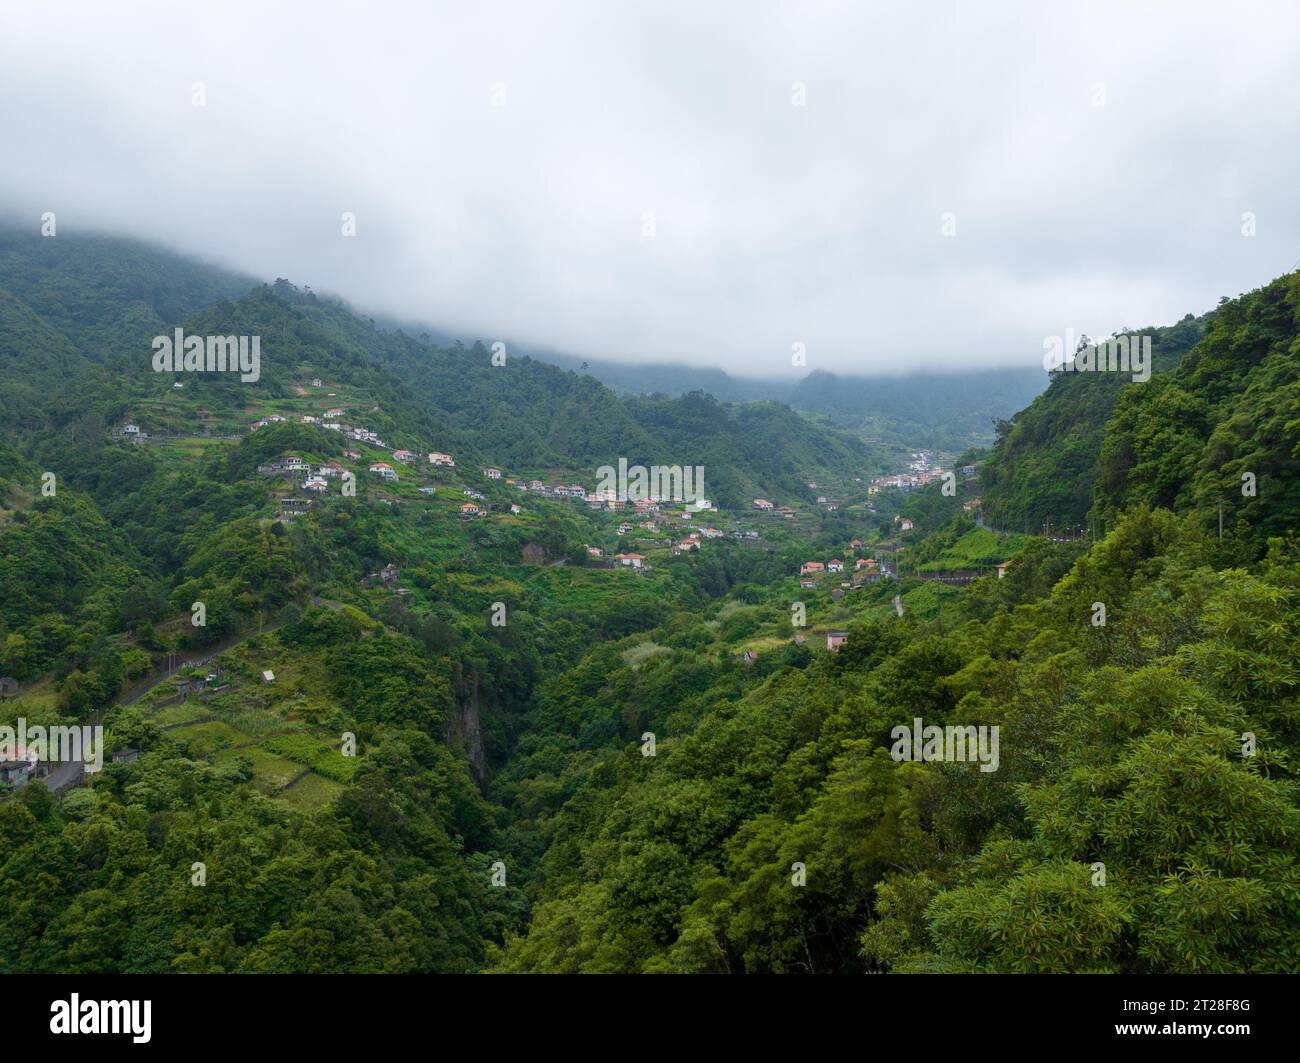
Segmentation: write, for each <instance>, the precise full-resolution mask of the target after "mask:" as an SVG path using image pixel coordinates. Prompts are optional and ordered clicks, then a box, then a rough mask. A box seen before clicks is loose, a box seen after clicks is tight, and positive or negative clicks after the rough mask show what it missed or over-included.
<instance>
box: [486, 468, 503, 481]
mask: <svg viewBox="0 0 1300 1063" xmlns="http://www.w3.org/2000/svg"><path fill="white" fill-rule="evenodd" d="M483 475H484V476H486V477H487V478H488V479H489V480H499V479H501V470H500V469H492V468H488V469H484V470H483Z"/></svg>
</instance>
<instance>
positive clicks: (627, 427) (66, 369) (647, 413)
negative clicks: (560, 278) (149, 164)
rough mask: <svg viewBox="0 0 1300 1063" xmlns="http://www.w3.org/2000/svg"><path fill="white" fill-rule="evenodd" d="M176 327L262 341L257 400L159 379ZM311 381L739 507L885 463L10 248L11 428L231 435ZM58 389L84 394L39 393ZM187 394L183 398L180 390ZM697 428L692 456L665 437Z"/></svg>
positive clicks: (46, 246)
mask: <svg viewBox="0 0 1300 1063" xmlns="http://www.w3.org/2000/svg"><path fill="white" fill-rule="evenodd" d="M164 278H166V279H165V280H164ZM177 327H180V328H182V329H183V330H184V331H185V333H186V334H189V335H199V336H206V335H236V336H239V335H247V336H251V335H257V336H260V337H261V338H262V366H261V379H260V380H259V381H258V383H257V387H256V390H255V391H254V392H251V393H250V391H249V389H248V388H247V386H245V385H244V384H243V383H241V382H240V381H238V380H237V379H234V378H233V377H232V375H230V374H226V375H222V374H213V373H205V374H187V375H186V376H187V377H188V379H187V380H181V378H180V376H179V375H178V376H176V377H173V376H172V375H171V374H159V373H154V372H152V371H151V369H150V359H151V357H152V348H151V342H152V339H153V337H154V336H156V335H167V336H170V335H171V334H172V331H173V329H174V328H177ZM314 375H319V376H322V377H327V378H328V379H329V380H330V381H331V382H332V383H334V384H336V385H338V386H340V387H346V388H349V389H356V390H360V391H363V392H364V393H365V394H366V395H368V396H370V397H371V398H373V399H374V400H375V401H374V402H373V403H372V406H373V407H375V408H374V409H371V410H368V411H367V413H368V419H369V421H370V422H371V423H372V426H373V427H374V428H375V429H376V430H377V431H378V432H379V433H380V434H381V435H382V436H383V438H385V439H389V440H391V441H392V442H393V443H394V444H395V445H397V446H399V447H402V446H409V447H413V448H416V449H418V448H419V446H421V445H424V444H429V445H432V444H433V443H434V442H435V441H437V445H438V447H439V448H440V449H444V450H448V449H455V450H457V451H458V452H460V453H463V454H464V455H465V456H466V458H467V459H469V460H471V461H473V462H475V463H478V464H495V465H499V466H502V467H508V468H510V469H513V470H515V471H518V472H520V473H527V474H530V475H546V474H550V473H556V474H558V473H564V474H565V475H568V476H570V477H578V476H582V477H584V478H585V479H586V480H588V481H591V480H593V479H594V476H595V471H596V469H598V468H599V467H601V466H604V465H617V463H618V460H619V458H626V459H627V460H628V462H629V464H644V465H647V466H649V465H686V464H689V465H704V466H705V469H706V472H705V477H706V483H707V484H709V485H710V487H711V489H716V491H717V492H719V498H720V500H722V501H724V502H726V503H728V504H732V505H736V504H740V503H741V502H743V501H746V500H747V499H748V498H752V497H754V496H755V495H769V496H774V497H775V496H781V497H784V498H797V499H810V498H811V497H812V494H813V493H812V492H811V490H810V489H809V488H808V486H807V481H808V480H809V479H810V478H813V477H820V479H821V480H822V481H823V482H825V483H828V484H833V483H846V482H849V481H850V480H852V479H853V478H857V477H861V476H863V475H874V474H876V473H878V472H880V471H883V470H884V468H885V460H886V456H885V454H884V452H883V451H881V450H880V449H879V448H874V449H873V448H871V447H868V446H867V445H865V444H863V443H862V442H861V441H859V440H857V439H855V438H853V437H852V436H850V435H849V434H847V433H839V432H836V431H835V430H834V429H833V428H829V427H827V426H818V425H813V424H810V423H809V422H807V421H806V420H804V419H800V418H797V417H795V416H793V415H791V414H790V413H789V411H784V412H783V411H781V410H780V409H779V408H778V407H777V406H775V405H774V404H767V405H765V406H763V407H761V408H757V409H747V408H746V407H744V406H741V405H736V404H729V403H722V402H718V401H716V400H713V399H710V398H706V397H705V396H703V395H699V394H696V395H694V396H687V397H686V398H680V399H670V400H664V401H654V402H650V401H642V402H630V401H624V400H622V399H620V398H618V397H617V396H616V395H615V394H614V393H613V392H611V391H610V390H609V389H608V388H606V387H604V386H603V385H601V384H600V383H599V382H598V381H597V380H595V379H594V378H593V377H591V376H588V375H584V374H580V373H573V372H566V371H563V370H560V369H557V368H555V367H553V366H550V365H547V364H545V363H542V362H538V361H535V360H534V359H532V358H529V357H526V356H525V357H512V356H508V357H507V358H506V361H505V364H503V365H497V364H494V362H493V359H492V356H491V353H490V352H489V351H488V350H487V348H485V347H484V346H483V345H482V344H481V343H476V344H474V345H472V346H470V347H468V348H467V347H464V346H451V347H438V346H434V345H432V344H430V343H426V342H424V341H422V340H419V339H416V338H414V337H412V336H409V335H407V334H406V333H405V332H402V331H400V330H399V331H395V332H390V331H386V330H383V329H381V328H379V327H377V326H376V325H375V324H374V323H373V322H372V321H371V320H369V319H367V318H363V317H361V316H359V315H358V314H356V313H354V312H352V311H350V310H349V309H347V308H346V307H345V306H343V305H342V304H341V303H338V302H335V301H332V300H327V299H323V298H321V297H318V296H317V295H315V294H314V293H312V292H310V291H309V290H299V289H298V288H296V287H295V286H294V285H292V284H290V283H289V282H288V281H285V280H280V281H277V282H276V283H275V284H273V285H254V284H253V283H252V282H250V281H248V280H246V279H242V278H238V277H235V276H233V275H230V274H228V273H225V272H224V271H221V270H217V269H214V268H211V267H206V266H203V265H201V264H199V263H194V262H190V261H186V260H182V259H178V258H177V256H174V255H171V254H170V253H167V252H162V251H154V250H151V249H149V248H146V247H144V246H143V245H140V244H136V243H133V242H130V241H114V240H111V239H108V238H97V237H58V238H56V239H42V238H40V237H38V236H27V235H23V236H19V235H15V234H13V233H10V234H8V235H6V236H5V237H4V238H3V241H2V242H0V381H2V382H3V383H4V385H5V387H6V390H7V392H8V393H9V394H11V395H13V396H14V397H15V398H17V399H20V400H21V401H15V402H13V403H7V404H6V409H5V410H4V411H3V413H0V424H6V425H8V426H9V427H11V428H12V429H14V430H21V429H23V428H28V429H30V428H32V427H34V426H35V425H37V424H41V423H47V422H52V423H56V424H66V425H69V426H70V427H71V429H72V430H73V431H76V432H82V431H83V429H84V430H85V431H86V432H88V433H89V434H90V435H91V436H95V437H96V438H98V436H99V434H100V427H101V426H102V425H104V424H107V423H108V422H111V421H113V420H114V419H117V418H121V417H124V416H125V415H126V414H127V413H128V412H130V414H131V415H132V416H134V417H136V418H137V419H139V420H141V423H142V426H143V427H145V428H146V429H147V430H150V431H165V432H169V433H173V434H178V433H179V434H184V433H186V432H189V431H198V430H200V429H202V430H204V431H207V432H219V433H224V434H229V433H230V432H233V431H235V430H237V429H240V428H242V427H243V424H242V419H244V418H248V419H251V416H252V415H253V413H254V410H255V408H256V407H255V405H250V404H249V401H248V400H249V396H250V394H255V395H256V397H257V401H260V402H263V403H264V402H266V401H274V400H286V399H288V398H290V397H292V396H293V395H294V394H295V388H299V387H301V385H302V381H303V380H304V379H308V378H311V377H312V376H314ZM54 379H60V380H66V381H68V383H69V386H70V389H71V390H70V391H64V390H52V389H50V388H49V387H48V386H43V384H47V383H48V382H49V381H51V380H54ZM173 382H179V383H183V384H184V386H185V388H186V389H187V390H184V392H183V394H173V389H172V384H173ZM687 424H690V425H692V428H691V430H690V435H689V443H690V445H689V446H685V447H684V446H683V439H682V437H680V436H677V435H665V434H664V432H662V431H658V430H657V429H656V425H659V426H661V427H667V428H669V429H670V430H671V431H672V432H677V431H678V430H679V429H683V428H684V426H685V425H687ZM692 448H694V449H692ZM426 449H427V447H426ZM589 485H590V484H589ZM714 485H716V487H715V486H714Z"/></svg>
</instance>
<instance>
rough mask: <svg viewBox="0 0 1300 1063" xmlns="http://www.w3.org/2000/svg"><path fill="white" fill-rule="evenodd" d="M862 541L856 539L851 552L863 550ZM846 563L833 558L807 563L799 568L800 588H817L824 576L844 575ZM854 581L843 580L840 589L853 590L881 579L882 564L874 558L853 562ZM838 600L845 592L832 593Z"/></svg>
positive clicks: (862, 558)
mask: <svg viewBox="0 0 1300 1063" xmlns="http://www.w3.org/2000/svg"><path fill="white" fill-rule="evenodd" d="M862 545H863V544H862V540H861V539H854V540H853V541H852V542H851V543H850V544H849V552H850V553H855V552H857V551H858V550H861V549H862ZM845 567H846V566H845V562H844V561H842V560H841V559H840V558H838V557H835V558H831V559H830V560H829V561H805V562H804V563H803V564H802V565H800V566H799V586H800V587H803V588H805V589H809V588H815V587H816V586H817V584H818V580H819V579H821V577H822V576H824V575H844V574H845ZM851 575H852V579H849V580H842V581H841V582H840V588H846V589H850V590H851V589H852V588H854V587H858V586H860V585H861V584H863V583H866V582H872V581H874V580H876V579H879V578H880V563H879V562H878V561H876V559H875V558H874V557H860V558H857V559H856V560H855V561H854V562H853V569H852V573H851ZM831 593H832V595H833V596H834V597H836V598H841V597H843V594H844V592H843V590H841V589H839V588H837V589H836V590H834V591H832V592H831Z"/></svg>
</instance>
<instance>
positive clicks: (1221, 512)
mask: <svg viewBox="0 0 1300 1063" xmlns="http://www.w3.org/2000/svg"><path fill="white" fill-rule="evenodd" d="M1219 538H1220V539H1222V538H1223V503H1222V502H1220V503H1219Z"/></svg>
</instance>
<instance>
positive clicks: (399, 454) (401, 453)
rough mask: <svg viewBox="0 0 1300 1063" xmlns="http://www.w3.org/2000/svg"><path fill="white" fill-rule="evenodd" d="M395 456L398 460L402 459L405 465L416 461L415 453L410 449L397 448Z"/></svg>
mask: <svg viewBox="0 0 1300 1063" xmlns="http://www.w3.org/2000/svg"><path fill="white" fill-rule="evenodd" d="M393 458H394V460H396V461H400V462H401V463H402V464H403V465H410V464H411V463H412V462H413V461H415V455H414V454H413V453H411V451H409V450H395V451H393Z"/></svg>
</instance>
